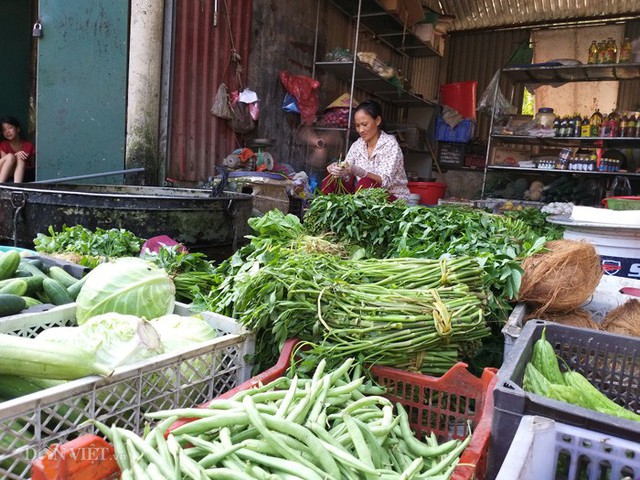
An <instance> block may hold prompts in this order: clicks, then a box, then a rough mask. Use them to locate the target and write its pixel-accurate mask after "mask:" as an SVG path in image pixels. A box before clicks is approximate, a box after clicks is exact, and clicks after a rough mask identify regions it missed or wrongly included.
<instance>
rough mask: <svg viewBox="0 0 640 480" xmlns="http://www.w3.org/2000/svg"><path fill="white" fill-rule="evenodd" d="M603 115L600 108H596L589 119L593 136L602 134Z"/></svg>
mask: <svg viewBox="0 0 640 480" xmlns="http://www.w3.org/2000/svg"><path fill="white" fill-rule="evenodd" d="M602 121H603V117H602V114H601V113H600V110H599V109H598V108H596V111H595V112H593V115H591V118H590V119H589V123H590V124H591V136H592V137H597V136H599V135H600V126H601V125H602Z"/></svg>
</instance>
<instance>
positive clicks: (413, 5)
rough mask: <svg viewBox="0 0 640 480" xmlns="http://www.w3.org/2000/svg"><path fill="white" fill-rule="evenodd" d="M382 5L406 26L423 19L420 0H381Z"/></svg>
mask: <svg viewBox="0 0 640 480" xmlns="http://www.w3.org/2000/svg"><path fill="white" fill-rule="evenodd" d="M382 7H383V8H384V9H385V10H386V11H387V12H389V13H391V14H392V15H394V16H396V17H398V18H399V19H400V21H402V23H403V24H404V25H406V26H407V27H411V26H412V25H414V24H415V23H417V22H420V21H422V20H424V9H423V8H422V1H421V0H382Z"/></svg>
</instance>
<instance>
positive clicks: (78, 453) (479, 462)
mask: <svg viewBox="0 0 640 480" xmlns="http://www.w3.org/2000/svg"><path fill="white" fill-rule="evenodd" d="M297 343H298V341H297V340H295V339H292V340H288V341H287V342H286V343H285V345H284V348H283V349H282V353H281V354H280V358H279V359H278V362H277V363H276V364H275V365H274V366H273V367H271V368H269V369H268V370H266V371H264V372H262V373H261V374H259V375H256V376H255V377H253V378H251V379H249V380H247V381H246V382H244V383H243V384H241V385H238V386H237V387H235V388H233V389H231V390H229V391H228V392H226V393H224V394H222V395H220V396H218V397H217V398H218V399H224V398H230V397H232V396H233V395H235V394H236V393H238V392H240V391H242V390H247V389H249V388H255V387H257V386H259V385H264V384H267V383H269V382H272V381H273V380H275V379H277V378H279V377H281V376H283V375H285V373H286V371H287V369H288V368H289V366H290V365H291V356H292V354H293V351H294V348H295V346H296V344H297ZM370 371H371V373H372V375H373V377H374V379H375V380H376V381H377V382H378V383H380V384H381V385H383V386H385V387H387V389H388V392H387V394H386V395H385V396H386V397H387V398H388V399H389V400H391V401H393V402H400V403H402V405H403V406H404V407H405V409H406V410H407V413H408V414H409V421H410V424H411V427H412V428H413V430H414V431H415V432H416V434H417V436H420V437H421V436H423V434H424V433H428V432H434V433H435V434H436V435H437V436H438V439H439V440H440V441H443V440H448V439H453V438H458V439H463V438H464V437H465V436H466V434H467V430H466V427H467V422H468V421H471V425H472V427H473V437H472V439H471V442H470V443H469V445H468V446H467V448H466V449H465V450H464V452H463V453H462V456H461V458H460V462H459V464H458V466H457V467H456V469H455V471H454V473H453V475H452V476H451V479H452V480H470V479H477V480H482V479H484V475H485V471H486V462H487V451H488V448H489V435H490V433H491V421H492V417H493V388H494V386H495V384H496V382H497V379H498V377H497V369H495V368H485V369H484V372H483V374H482V377H481V378H478V377H476V376H474V375H472V374H471V373H469V371H468V370H467V365H466V364H464V363H462V362H459V363H457V364H455V365H454V366H453V367H451V369H450V370H449V371H448V372H447V373H445V374H444V375H443V376H442V377H430V376H427V375H421V374H419V373H412V372H407V371H403V370H398V369H395V368H389V367H379V366H374V367H371V369H370ZM206 406H207V404H203V405H201V407H206ZM191 420H192V419H182V420H178V421H177V422H176V423H175V424H174V425H173V427H172V429H173V428H176V427H177V426H179V425H182V424H184V423H187V422H189V421H191ZM96 445H97V446H98V447H102V446H103V445H107V446H109V445H108V443H107V442H105V441H104V440H103V439H101V438H100V437H97V436H95V435H83V436H81V437H79V438H78V439H76V440H73V441H71V442H68V443H65V444H62V445H61V446H59V447H57V448H53V449H52V454H51V455H45V456H44V457H41V458H38V459H37V460H35V461H34V463H33V466H32V469H31V470H32V479H33V480H62V479H65V480H88V479H89V478H91V479H93V480H108V479H111V478H117V476H118V474H119V472H120V471H119V469H118V466H117V465H114V463H115V460H114V459H113V449H110V450H104V453H105V455H104V457H101V458H99V461H96V462H88V461H86V460H84V461H83V459H88V458H92V457H95V456H96V455H95V452H93V451H92V450H91V449H92V448H93V449H95V448H97V447H96Z"/></svg>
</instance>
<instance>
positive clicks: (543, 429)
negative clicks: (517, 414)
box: [496, 415, 640, 480]
mask: <svg viewBox="0 0 640 480" xmlns="http://www.w3.org/2000/svg"><path fill="white" fill-rule="evenodd" d="M566 478H576V479H577V478H579V479H582V480H599V479H609V480H622V479H625V478H630V479H632V480H635V479H637V478H640V443H636V442H630V441H627V440H623V439H620V438H617V437H613V436H610V435H605V434H602V433H597V432H592V431H590V430H585V429H583V428H578V427H572V426H570V425H565V424H563V423H560V422H556V421H554V420H551V419H549V418H545V417H539V416H534V415H525V416H524V417H522V420H521V421H520V426H519V427H518V430H517V432H516V435H515V437H514V439H513V442H512V443H511V447H510V448H509V451H508V452H507V456H506V457H505V459H504V462H503V464H502V467H501V468H500V471H499V472H498V475H497V476H496V480H514V479H518V480H555V479H566Z"/></svg>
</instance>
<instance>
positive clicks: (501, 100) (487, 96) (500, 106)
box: [477, 70, 518, 119]
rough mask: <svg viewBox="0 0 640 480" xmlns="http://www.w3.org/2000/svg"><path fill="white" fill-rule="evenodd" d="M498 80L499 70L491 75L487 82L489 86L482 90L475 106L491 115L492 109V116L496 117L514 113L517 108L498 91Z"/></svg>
mask: <svg viewBox="0 0 640 480" xmlns="http://www.w3.org/2000/svg"><path fill="white" fill-rule="evenodd" d="M499 81H500V70H498V71H497V72H496V73H495V74H494V75H493V78H492V79H491V81H490V82H489V86H488V87H487V88H486V89H485V91H484V92H482V95H481V96H480V100H479V101H478V108H477V110H478V111H479V112H483V113H486V114H487V115H491V112H492V111H493V112H494V117H495V118H498V119H499V118H501V117H504V116H506V115H515V114H516V113H518V109H517V108H516V107H514V106H513V105H511V103H509V100H508V99H507V97H505V96H504V95H503V94H502V92H501V91H500V86H499V84H498V82H499ZM496 89H497V92H496Z"/></svg>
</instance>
